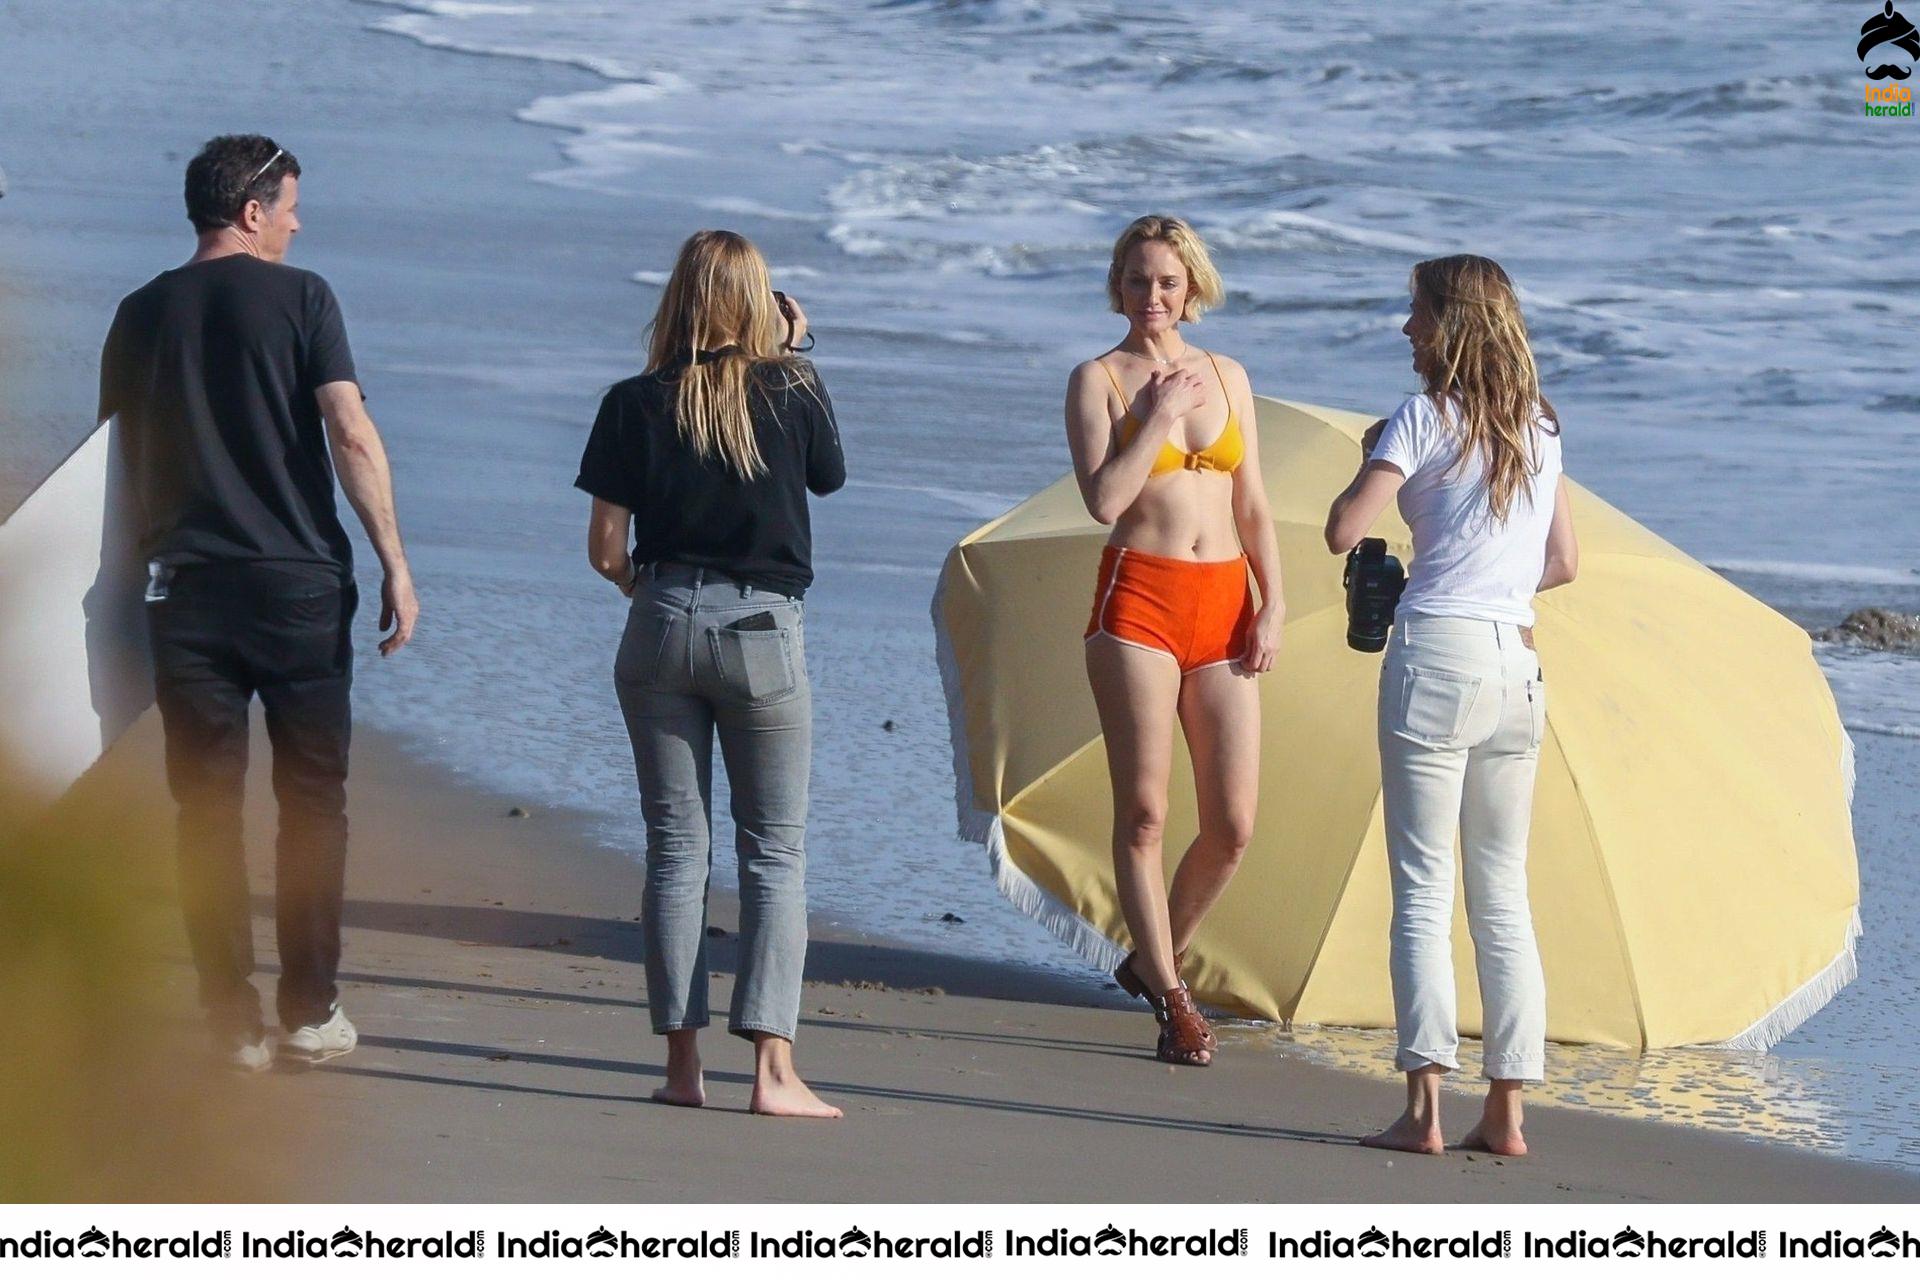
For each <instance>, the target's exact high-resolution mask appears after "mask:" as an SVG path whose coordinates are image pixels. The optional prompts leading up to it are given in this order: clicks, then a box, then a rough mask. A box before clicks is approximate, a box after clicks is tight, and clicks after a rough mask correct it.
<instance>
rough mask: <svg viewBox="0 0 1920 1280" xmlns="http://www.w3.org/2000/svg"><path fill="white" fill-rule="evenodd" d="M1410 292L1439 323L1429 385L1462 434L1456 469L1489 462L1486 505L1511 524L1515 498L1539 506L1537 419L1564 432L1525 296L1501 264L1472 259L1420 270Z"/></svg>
mask: <svg viewBox="0 0 1920 1280" xmlns="http://www.w3.org/2000/svg"><path fill="white" fill-rule="evenodd" d="M1408 287H1409V289H1411V291H1412V293H1413V305H1414V306H1415V307H1416V308H1424V309H1425V311H1426V313H1427V315H1428V316H1429V317H1430V318H1431V319H1432V321H1433V324H1434V340H1433V345H1432V350H1431V354H1430V355H1429V357H1428V360H1427V362H1426V368H1425V369H1423V370H1422V380H1423V381H1424V382H1425V383H1426V392H1427V394H1428V395H1430V396H1432V397H1433V400H1434V403H1435V404H1436V405H1437V406H1439V408H1440V412H1441V414H1442V416H1443V417H1444V418H1445V419H1446V420H1448V421H1449V422H1450V423H1452V425H1453V426H1454V427H1455V428H1456V429H1457V430H1458V431H1459V432H1460V436H1461V449H1460V456H1459V458H1458V459H1457V460H1456V461H1455V463H1454V466H1455V468H1456V469H1457V468H1458V467H1460V466H1463V465H1465V463H1466V461H1467V459H1469V458H1473V457H1479V458H1481V459H1483V460H1484V461H1485V464H1486V486H1487V503H1488V505H1489V506H1490V507H1491V508H1492V511H1493V516H1494V518H1495V519H1496V520H1501V521H1504V520H1506V518H1507V516H1508V515H1509V513H1511V512H1512V510H1513V500H1514V496H1515V495H1516V494H1519V493H1522V492H1525V493H1527V495H1528V500H1529V501H1531V500H1532V491H1531V490H1529V489H1527V488H1526V481H1527V477H1528V476H1530V475H1532V474H1533V473H1534V472H1536V471H1538V470H1539V466H1540V454H1539V440H1538V437H1537V436H1536V435H1535V431H1534V424H1535V422H1536V420H1537V419H1539V418H1540V417H1541V416H1542V415H1544V416H1545V417H1546V419H1547V421H1548V422H1550V423H1552V424H1553V425H1552V428H1551V430H1552V433H1553V434H1555V435H1558V434H1559V431H1560V418H1559V415H1558V414H1557V413H1555V412H1554V408H1553V405H1552V404H1551V403H1550V402H1549V401H1548V400H1547V398H1546V397H1545V396H1544V395H1542V394H1541V392H1540V370H1539V367H1538V366H1537V365H1535V364H1534V361H1533V349H1532V348H1531V347H1530V346H1528V344H1527V324H1526V321H1525V320H1523V319H1522V318H1521V316H1520V298H1519V295H1518V294H1517V293H1516V292H1515V290H1514V287H1513V281H1512V280H1511V279H1509V278H1508V276H1507V273H1506V272H1505V271H1503V270H1501V268H1500V264H1499V263H1497V262H1495V261H1493V259H1491V258H1482V257H1480V256H1478V255H1476V254H1471V253H1458V254H1454V255H1453V256H1451V257H1447V258H1430V259H1428V260H1427V261H1425V262H1422V263H1419V264H1417V265H1415V267H1414V268H1413V276H1412V279H1411V280H1410V282H1409V285H1408Z"/></svg>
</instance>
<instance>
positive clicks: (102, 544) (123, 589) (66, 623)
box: [0, 421, 153, 800]
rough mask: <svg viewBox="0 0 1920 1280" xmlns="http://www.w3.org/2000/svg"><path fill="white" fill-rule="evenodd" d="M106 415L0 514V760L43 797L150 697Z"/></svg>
mask: <svg viewBox="0 0 1920 1280" xmlns="http://www.w3.org/2000/svg"><path fill="white" fill-rule="evenodd" d="M133 511H134V506H133V499H132V491H131V487H130V485H129V483H128V478H127V474H126V467H125V465H124V463H123V461H122V457H121V452H120V449H119V428H118V424H117V422H115V421H109V422H108V423H106V424H105V425H104V426H101V427H100V428H99V429H97V430H96V431H94V433H93V434H92V435H90V436H89V437H87V439H86V441H85V442H84V443H83V444H81V446H80V447H79V448H78V449H76V450H74V451H73V453H72V454H71V455H70V456H69V457H68V458H67V460H66V461H65V462H63V463H61V464H60V466H59V467H58V468H57V469H56V470H55V471H54V473H53V474H52V475H51V476H48V477H47V479H46V482H45V483H44V484H42V485H41V486H40V487H39V488H38V489H35V490H34V491H33V492H32V493H31V494H29V495H28V497H27V500H26V501H25V502H23V503H22V504H21V505H20V508H19V510H17V511H15V512H14V513H13V514H12V515H11V516H9V517H8V518H7V519H6V521H5V523H3V524H0V758H4V759H5V760H6V762H7V767H8V769H9V771H10V772H11V773H12V779H11V781H12V782H13V783H14V784H15V785H16V786H19V787H22V788H24V789H25V790H26V791H27V792H28V793H29V794H30V795H40V796H43V797H45V798H46V799H48V800H52V799H54V798H56V797H58V796H59V795H60V794H61V793H63V792H64V791H66V789H67V788H68V787H70V786H71V785H72V784H73V783H74V782H75V781H76V780H77V779H78V778H79V777H80V775H82V774H83V773H85V772H86V771H87V770H88V769H90V768H92V767H93V764H94V762H95V761H97V760H98V759H99V758H100V756H101V755H102V754H103V753H104V752H105V751H106V749H107V748H108V747H110V746H112V745H113V742H114V740H115V739H116V738H118V737H119V736H120V735H121V734H122V733H123V732H125V731H126V729H127V727H128V726H129V725H131V724H132V723H133V722H134V720H136V719H137V718H138V717H139V716H140V713H141V712H143V711H145V710H146V709H147V707H149V706H150V705H152V703H153V667H152V662H151V659H150V658H149V656H148V652H147V640H146V621H145V619H144V617H143V616H142V614H141V610H142V609H143V608H144V607H145V605H144V602H143V600H142V596H143V594H144V590H145V587H146V576H147V575H146V567H145V565H144V564H143V563H142V562H141V560H140V554H139V549H138V547H137V546H136V544H135V535H134V528H133Z"/></svg>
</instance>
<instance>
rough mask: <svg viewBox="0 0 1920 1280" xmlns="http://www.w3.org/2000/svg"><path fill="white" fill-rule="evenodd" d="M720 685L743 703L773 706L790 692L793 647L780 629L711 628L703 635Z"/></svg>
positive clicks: (792, 683)
mask: <svg viewBox="0 0 1920 1280" xmlns="http://www.w3.org/2000/svg"><path fill="white" fill-rule="evenodd" d="M707 642H708V643H709V644H710V645H712V646H713V665H714V669H715V670H717V671H718V672H719V673H720V683H721V685H722V686H723V687H724V688H725V689H726V690H727V692H729V693H731V694H732V695H733V696H734V697H736V698H739V699H740V700H741V701H743V702H776V701H778V700H779V699H781V698H784V697H786V696H787V695H788V694H790V693H792V692H793V689H794V685H795V683H796V681H795V679H794V674H793V646H792V643H791V642H790V640H789V639H788V636H787V632H786V630H785V629H784V628H782V629H778V630H773V631H741V630H738V629H737V628H734V627H715V628H713V629H712V630H711V631H709V632H707Z"/></svg>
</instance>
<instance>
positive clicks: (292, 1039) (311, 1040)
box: [280, 1004, 360, 1064]
mask: <svg viewBox="0 0 1920 1280" xmlns="http://www.w3.org/2000/svg"><path fill="white" fill-rule="evenodd" d="M359 1043H360V1033H359V1032H358V1031H355V1030H354V1029H353V1024H352V1023H351V1022H348V1021H347V1015H346V1013H345V1011H343V1010H342V1009H341V1008H340V1006H339V1005H337V1004H336V1005H335V1006H333V1010H332V1012H331V1014H330V1015H329V1016H328V1018H327V1020H326V1021H325V1022H322V1023H318V1024H309V1025H307V1026H304V1027H298V1028H295V1029H294V1030H293V1031H290V1032H288V1033H287V1035H286V1037H285V1038H284V1039H282V1040H281V1041H280V1056H281V1057H283V1058H292V1059H293V1060H295V1061H296V1062H305V1063H309V1064H311V1063H315V1062H326V1061H329V1060H330V1059H333V1058H338V1057H340V1056H341V1055H343V1054H348V1053H352V1052H353V1047H354V1046H355V1045H357V1044H359Z"/></svg>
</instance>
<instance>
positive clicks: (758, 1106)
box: [748, 1075, 841, 1120]
mask: <svg viewBox="0 0 1920 1280" xmlns="http://www.w3.org/2000/svg"><path fill="white" fill-rule="evenodd" d="M748 1106H749V1109H750V1110H751V1111H752V1112H753V1114H755V1115H757V1116H789V1117H796V1118H799V1119H805V1120H838V1119H839V1118H840V1115H841V1112H840V1108H838V1107H834V1106H829V1105H827V1104H826V1103H824V1102H822V1101H821V1100H820V1097H819V1095H818V1094H816V1093H814V1091H813V1090H812V1089H809V1088H808V1087H807V1082H806V1081H805V1080H802V1079H801V1078H800V1077H799V1076H796V1075H784V1076H780V1077H772V1076H766V1075H761V1076H758V1077H756V1078H755V1080H754V1082H753V1101H752V1102H751V1103H749V1104H748Z"/></svg>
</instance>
